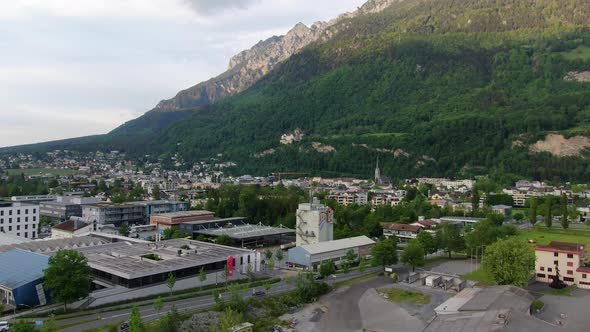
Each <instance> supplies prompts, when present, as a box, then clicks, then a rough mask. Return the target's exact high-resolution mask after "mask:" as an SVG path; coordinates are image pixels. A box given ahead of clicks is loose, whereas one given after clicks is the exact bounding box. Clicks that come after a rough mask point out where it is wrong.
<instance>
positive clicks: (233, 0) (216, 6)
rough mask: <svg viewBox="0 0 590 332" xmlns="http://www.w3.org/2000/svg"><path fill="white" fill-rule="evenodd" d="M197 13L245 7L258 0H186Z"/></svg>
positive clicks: (216, 12) (209, 13) (211, 12)
mask: <svg viewBox="0 0 590 332" xmlns="http://www.w3.org/2000/svg"><path fill="white" fill-rule="evenodd" d="M186 1H187V3H189V4H190V5H191V6H192V7H193V8H194V9H195V11H196V12H197V14H199V15H211V14H218V13H219V12H222V11H225V10H228V9H247V8H249V7H250V6H252V5H253V4H256V3H258V2H260V0H186Z"/></svg>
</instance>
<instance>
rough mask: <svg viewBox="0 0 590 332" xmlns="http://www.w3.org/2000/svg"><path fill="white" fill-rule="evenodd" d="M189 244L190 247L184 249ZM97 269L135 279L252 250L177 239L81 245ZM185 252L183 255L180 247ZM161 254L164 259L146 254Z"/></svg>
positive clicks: (225, 258)
mask: <svg viewBox="0 0 590 332" xmlns="http://www.w3.org/2000/svg"><path fill="white" fill-rule="evenodd" d="M185 246H188V247H189V248H190V249H188V250H187V249H183V248H181V247H184V248H186V247H185ZM76 250H77V251H79V252H81V253H82V254H83V255H84V256H85V257H86V258H87V259H88V264H89V265H90V267H92V268H93V269H97V270H100V271H103V272H106V273H110V274H113V275H116V276H119V277H121V278H125V279H135V278H141V277H145V276H150V275H154V274H161V273H167V272H171V271H176V270H180V269H186V268H191V267H199V266H202V265H206V264H210V263H215V262H220V261H225V260H227V257H228V256H238V255H244V254H247V253H251V251H250V250H246V249H240V248H234V247H227V246H222V245H217V244H212V243H207V242H200V241H193V240H185V239H174V240H168V241H161V242H156V243H131V242H125V241H121V242H114V243H108V244H104V245H98V246H94V247H86V248H78V249H76ZM179 250H181V251H182V253H181V255H180V256H179V255H178V251H179ZM147 254H155V255H158V256H159V257H160V258H161V260H152V259H148V258H144V257H142V256H145V255H147Z"/></svg>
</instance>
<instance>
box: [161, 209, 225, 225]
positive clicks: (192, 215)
mask: <svg viewBox="0 0 590 332" xmlns="http://www.w3.org/2000/svg"><path fill="white" fill-rule="evenodd" d="M213 218H214V213H213V212H211V211H206V210H196V211H180V212H172V213H162V214H158V215H153V216H151V217H150V224H155V225H158V228H159V229H166V228H170V227H172V226H178V225H180V224H182V223H186V222H191V221H198V220H211V219H213Z"/></svg>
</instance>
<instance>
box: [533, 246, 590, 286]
mask: <svg viewBox="0 0 590 332" xmlns="http://www.w3.org/2000/svg"><path fill="white" fill-rule="evenodd" d="M535 257H536V260H535V279H536V280H537V281H539V282H544V283H551V282H552V281H553V280H554V279H555V278H558V276H559V278H560V279H561V281H563V282H564V283H565V284H566V285H568V286H572V285H576V286H577V287H579V288H584V289H590V268H589V267H586V246H585V245H584V244H580V243H571V242H558V241H552V242H551V243H549V244H547V245H538V246H536V247H535Z"/></svg>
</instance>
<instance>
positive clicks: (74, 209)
mask: <svg viewBox="0 0 590 332" xmlns="http://www.w3.org/2000/svg"><path fill="white" fill-rule="evenodd" d="M101 202H102V200H101V199H99V198H96V197H82V196H58V197H56V199H55V201H49V202H40V203H39V215H40V216H44V217H49V218H51V219H52V220H56V221H65V220H68V219H70V217H75V216H76V217H81V216H82V205H84V204H98V203H101Z"/></svg>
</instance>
